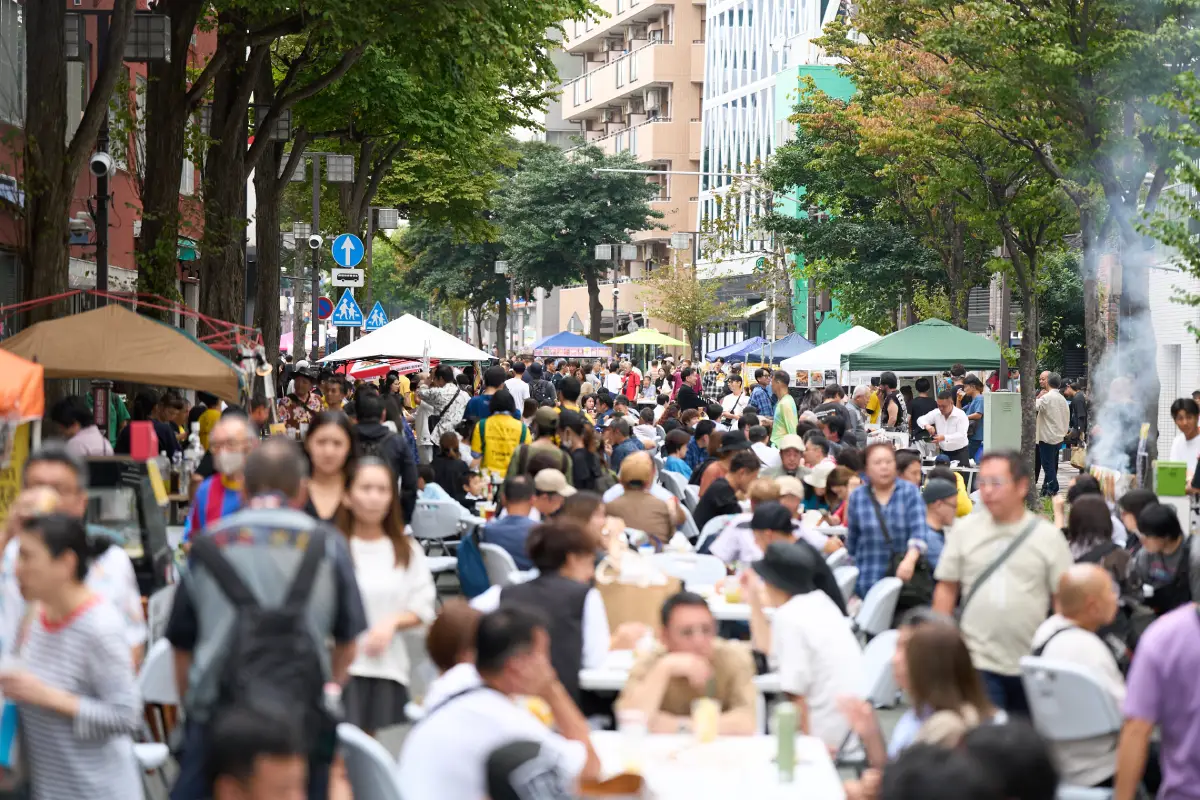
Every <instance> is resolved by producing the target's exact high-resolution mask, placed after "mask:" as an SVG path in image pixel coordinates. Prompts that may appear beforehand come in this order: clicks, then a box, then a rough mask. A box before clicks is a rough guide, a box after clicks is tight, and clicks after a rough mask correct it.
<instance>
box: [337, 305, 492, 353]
mask: <svg viewBox="0 0 1200 800" xmlns="http://www.w3.org/2000/svg"><path fill="white" fill-rule="evenodd" d="M425 357H428V358H433V359H437V360H438V361H487V360H488V359H490V358H491V357H492V356H491V355H490V354H488V353H485V352H484V351H482V350H480V349H479V348H478V347H473V346H472V345H469V344H467V343H466V342H464V341H462V340H461V339H458V338H457V337H455V336H452V335H450V334H448V333H446V332H445V331H444V330H442V329H441V328H438V327H436V326H434V325H430V324H429V323H428V322H425V321H424V320H421V319H418V318H416V317H414V316H413V315H412V314H405V315H403V316H401V317H397V318H396V319H394V320H392V321H391V322H389V323H388V324H387V325H384V326H383V327H382V328H380V329H379V330H377V331H372V332H371V333H368V334H367V335H366V336H364V337H362V338H361V339H359V340H357V341H354V342H351V343H350V344H349V345H347V346H346V347H343V348H341V349H340V350H336V351H334V352H332V353H330V354H329V355H327V356H325V357H324V358H322V359H321V362H322V363H328V362H334V361H358V360H359V359H363V358H414V359H415V358H425Z"/></svg>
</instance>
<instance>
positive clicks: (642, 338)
mask: <svg viewBox="0 0 1200 800" xmlns="http://www.w3.org/2000/svg"><path fill="white" fill-rule="evenodd" d="M605 344H659V345H663V346H664V347H687V342H681V341H679V340H678V339H673V338H671V337H670V336H667V335H666V334H665V333H659V332H658V331H656V330H654V329H653V328H642V329H641V330H640V331H634V332H633V333H627V334H625V335H624V336H618V337H617V338H615V339H609V340H608V341H607V342H605Z"/></svg>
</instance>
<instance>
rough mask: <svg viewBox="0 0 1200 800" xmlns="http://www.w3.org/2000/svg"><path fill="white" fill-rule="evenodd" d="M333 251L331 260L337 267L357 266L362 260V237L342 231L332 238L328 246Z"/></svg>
mask: <svg viewBox="0 0 1200 800" xmlns="http://www.w3.org/2000/svg"><path fill="white" fill-rule="evenodd" d="M329 249H330V250H332V251H333V261H334V263H335V264H337V265H338V266H339V267H357V266H358V262H360V261H362V260H363V252H364V251H363V243H362V239H360V238H358V237H357V236H355V235H354V234H353V233H343V234H340V235H338V236H337V237H336V238H335V239H334V240H333V245H332V246H331V247H330V248H329Z"/></svg>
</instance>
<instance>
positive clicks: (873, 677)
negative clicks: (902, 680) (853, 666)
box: [863, 629, 900, 708]
mask: <svg viewBox="0 0 1200 800" xmlns="http://www.w3.org/2000/svg"><path fill="white" fill-rule="evenodd" d="M899 640H900V632H899V631H897V630H894V629H893V630H887V631H884V632H883V633H881V634H879V635H878V636H876V637H875V638H874V639H872V640H871V641H869V642H867V646H866V647H864V648H863V697H864V698H866V699H867V700H869V701H870V702H871V705H873V706H875V707H876V708H890V707H891V706H894V705H895V704H896V693H897V692H898V691H899V687H898V686H896V678H895V676H894V675H893V674H892V657H893V656H895V655H896V643H897V642H898V641H899Z"/></svg>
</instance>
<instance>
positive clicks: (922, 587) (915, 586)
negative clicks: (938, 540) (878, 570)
mask: <svg viewBox="0 0 1200 800" xmlns="http://www.w3.org/2000/svg"><path fill="white" fill-rule="evenodd" d="M867 496H868V497H870V498H871V507H872V508H874V509H875V518H876V519H877V520H879V530H880V532H881V533H883V538H884V541H886V542H887V543H888V568H887V575H888V577H895V575H896V569H897V568H898V567H899V566H900V562H901V561H903V560H904V557H905V556H906V555H907V554H908V546H907V542H906V543H905V547H904V549H903V550H902V551H901V552H899V553H897V552H896V551H895V549H894V548H893V547H892V537H891V535H890V534H889V533H888V526H887V520H885V519H884V518H883V508H882V507H880V505H879V499H878V498H877V497H875V491H874V490H873V489H872V488H871V487H869V486H868V487H867ZM933 584H934V580H933V569H932V568H931V567H930V566H929V559H927V558H925V554H924V553H922V554H921V555H920V556H918V557H917V563H916V566H914V567H913V574H912V577H911V578H909V579H908V580H907V581H905V582H904V586H903V588H901V589H900V598H899V599H898V600H897V601H896V613H897V614H899V613H900V612H902V611H907V610H908V609H910V608H916V607H917V606H927V605H929V604H930V603H932V602H933Z"/></svg>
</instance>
